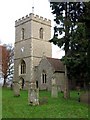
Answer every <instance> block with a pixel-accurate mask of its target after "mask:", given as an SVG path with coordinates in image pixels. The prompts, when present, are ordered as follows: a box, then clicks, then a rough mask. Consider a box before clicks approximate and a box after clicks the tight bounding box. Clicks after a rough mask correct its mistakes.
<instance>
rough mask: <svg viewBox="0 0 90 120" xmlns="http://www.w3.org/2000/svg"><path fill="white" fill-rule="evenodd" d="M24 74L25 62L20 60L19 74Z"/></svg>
mask: <svg viewBox="0 0 90 120" xmlns="http://www.w3.org/2000/svg"><path fill="white" fill-rule="evenodd" d="M25 73H26V64H25V61H24V60H22V61H21V74H25Z"/></svg>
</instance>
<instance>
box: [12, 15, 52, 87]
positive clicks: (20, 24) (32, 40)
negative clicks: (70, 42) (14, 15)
mask: <svg viewBox="0 0 90 120" xmlns="http://www.w3.org/2000/svg"><path fill="white" fill-rule="evenodd" d="M50 38H51V21H50V20H47V19H46V18H45V19H44V18H43V17H39V16H38V15H34V14H33V13H31V14H29V15H26V16H25V17H22V18H21V19H19V20H16V21H15V59H14V82H16V83H18V84H21V87H22V88H25V87H27V85H28V82H30V81H31V80H33V79H34V68H35V66H38V64H39V62H40V60H41V58H42V56H43V54H44V55H45V56H47V57H52V47H51V44H50V42H49V40H50Z"/></svg>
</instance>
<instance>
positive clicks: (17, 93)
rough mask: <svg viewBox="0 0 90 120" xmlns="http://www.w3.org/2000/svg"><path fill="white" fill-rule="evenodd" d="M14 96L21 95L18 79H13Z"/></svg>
mask: <svg viewBox="0 0 90 120" xmlns="http://www.w3.org/2000/svg"><path fill="white" fill-rule="evenodd" d="M13 91H14V96H20V86H19V83H18V82H17V81H13Z"/></svg>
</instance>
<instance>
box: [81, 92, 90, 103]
mask: <svg viewBox="0 0 90 120" xmlns="http://www.w3.org/2000/svg"><path fill="white" fill-rule="evenodd" d="M80 102H84V103H87V104H90V91H87V92H85V93H82V94H81V95H80Z"/></svg>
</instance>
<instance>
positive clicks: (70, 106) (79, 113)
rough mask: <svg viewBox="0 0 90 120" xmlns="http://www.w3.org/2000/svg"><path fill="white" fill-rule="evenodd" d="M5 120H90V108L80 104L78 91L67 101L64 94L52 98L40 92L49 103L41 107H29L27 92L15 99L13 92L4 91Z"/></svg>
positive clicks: (41, 96)
mask: <svg viewBox="0 0 90 120" xmlns="http://www.w3.org/2000/svg"><path fill="white" fill-rule="evenodd" d="M2 94H3V95H2V106H3V107H2V116H3V118H88V108H89V107H90V106H88V105H87V104H85V103H80V102H78V94H77V91H71V93H70V95H71V98H70V99H69V100H65V99H64V98H63V93H59V97H58V98H51V93H50V92H47V91H40V99H42V98H44V97H45V98H46V99H47V101H48V102H47V103H45V104H41V105H39V106H30V105H28V99H27V97H28V96H27V95H28V93H27V91H21V93H20V97H14V96H13V91H12V90H10V89H6V88H3V90H2Z"/></svg>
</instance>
